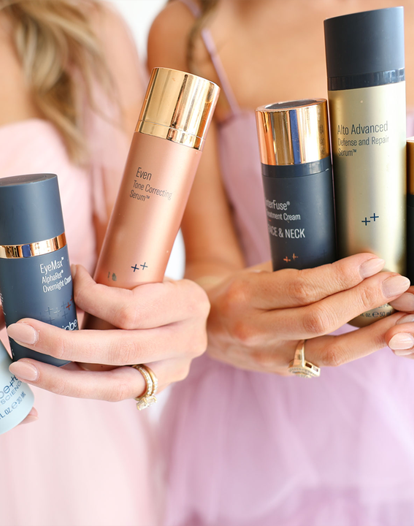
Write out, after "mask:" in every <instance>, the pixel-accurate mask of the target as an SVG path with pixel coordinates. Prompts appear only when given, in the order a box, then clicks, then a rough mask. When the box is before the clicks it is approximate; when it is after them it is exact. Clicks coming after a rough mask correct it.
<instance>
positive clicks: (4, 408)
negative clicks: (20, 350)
mask: <svg viewBox="0 0 414 526" xmlns="http://www.w3.org/2000/svg"><path fill="white" fill-rule="evenodd" d="M0 347H1V348H0V434H1V433H5V432H6V431H9V430H10V429H12V428H13V427H15V426H16V425H18V424H19V423H20V422H21V421H22V420H23V419H24V418H25V417H26V416H27V415H28V414H29V412H30V409H31V408H32V406H33V393H32V391H31V390H30V388H29V386H28V385H26V384H25V383H23V382H22V381H21V380H18V379H17V378H16V377H15V376H14V375H12V374H11V373H10V371H9V365H10V363H11V360H10V358H9V356H8V354H7V353H6V350H5V349H4V347H3V345H2V344H0Z"/></svg>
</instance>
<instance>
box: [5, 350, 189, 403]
mask: <svg viewBox="0 0 414 526" xmlns="http://www.w3.org/2000/svg"><path fill="white" fill-rule="evenodd" d="M189 363H190V361H189V360H164V361H162V362H152V363H149V364H148V366H149V367H150V368H151V370H152V371H153V372H154V374H155V375H156V377H157V379H158V392H161V391H162V390H163V389H165V387H167V386H168V385H169V384H170V383H171V382H176V381H179V380H182V379H183V378H185V377H186V376H187V374H188V370H189ZM9 368H10V372H11V373H12V374H14V375H15V376H16V377H17V378H19V379H21V380H22V381H24V382H26V383H29V384H31V385H35V386H37V387H40V388H42V389H45V390H47V391H51V392H52V393H55V394H59V395H63V396H70V397H74V398H89V399H95V400H106V401H109V402H118V401H121V400H126V399H128V398H135V397H138V396H141V395H142V394H144V393H145V391H146V382H145V380H144V377H143V376H142V374H141V373H140V372H139V371H137V370H136V369H135V368H132V367H118V368H116V369H112V370H110V371H104V372H94V371H85V370H84V369H82V368H81V367H80V366H79V365H77V364H71V367H66V366H65V367H54V366H53V365H49V364H46V363H42V362H38V361H36V360H31V359H27V358H23V359H21V360H18V361H17V362H13V363H12V364H11V365H10V367H9Z"/></svg>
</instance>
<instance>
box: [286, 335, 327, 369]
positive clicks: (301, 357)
mask: <svg viewBox="0 0 414 526" xmlns="http://www.w3.org/2000/svg"><path fill="white" fill-rule="evenodd" d="M305 341H306V340H300V341H299V343H298V344H297V346H296V350H295V356H294V358H293V361H292V362H291V363H290V365H289V369H288V370H289V372H290V373H292V374H295V375H296V376H302V377H303V378H317V377H318V376H320V374H321V370H320V368H319V367H317V366H316V365H314V364H313V363H310V362H308V361H307V360H306V358H305Z"/></svg>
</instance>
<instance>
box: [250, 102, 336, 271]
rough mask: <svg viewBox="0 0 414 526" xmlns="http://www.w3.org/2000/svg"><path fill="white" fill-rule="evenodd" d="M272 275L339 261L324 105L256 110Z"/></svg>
mask: <svg viewBox="0 0 414 526" xmlns="http://www.w3.org/2000/svg"><path fill="white" fill-rule="evenodd" d="M256 121H257V129H258V135H259V145H260V155H261V161H262V175H263V188H264V194H265V205H266V216H267V226H268V232H269V239H270V248H271V253H272V263H273V270H280V269H283V268H297V269H304V268H313V267H317V266H320V265H324V264H326V263H332V262H333V261H335V255H336V253H335V252H336V251H335V248H336V239H335V215H334V196H333V182H332V167H331V156H330V143H329V127H328V117H327V102H326V100H325V99H312V100H298V101H289V102H281V103H276V104H270V105H268V106H261V107H260V108H258V109H257V110H256Z"/></svg>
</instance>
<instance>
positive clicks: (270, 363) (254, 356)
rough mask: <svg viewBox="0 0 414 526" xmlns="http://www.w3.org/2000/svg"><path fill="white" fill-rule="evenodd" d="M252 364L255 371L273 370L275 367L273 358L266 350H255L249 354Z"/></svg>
mask: <svg viewBox="0 0 414 526" xmlns="http://www.w3.org/2000/svg"><path fill="white" fill-rule="evenodd" d="M250 357H251V360H252V362H253V363H254V364H255V365H256V367H255V368H256V369H257V368H259V369H261V370H273V369H274V367H275V357H274V356H273V355H272V354H271V353H270V352H269V351H266V350H262V349H260V350H255V351H254V352H252V353H250Z"/></svg>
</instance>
